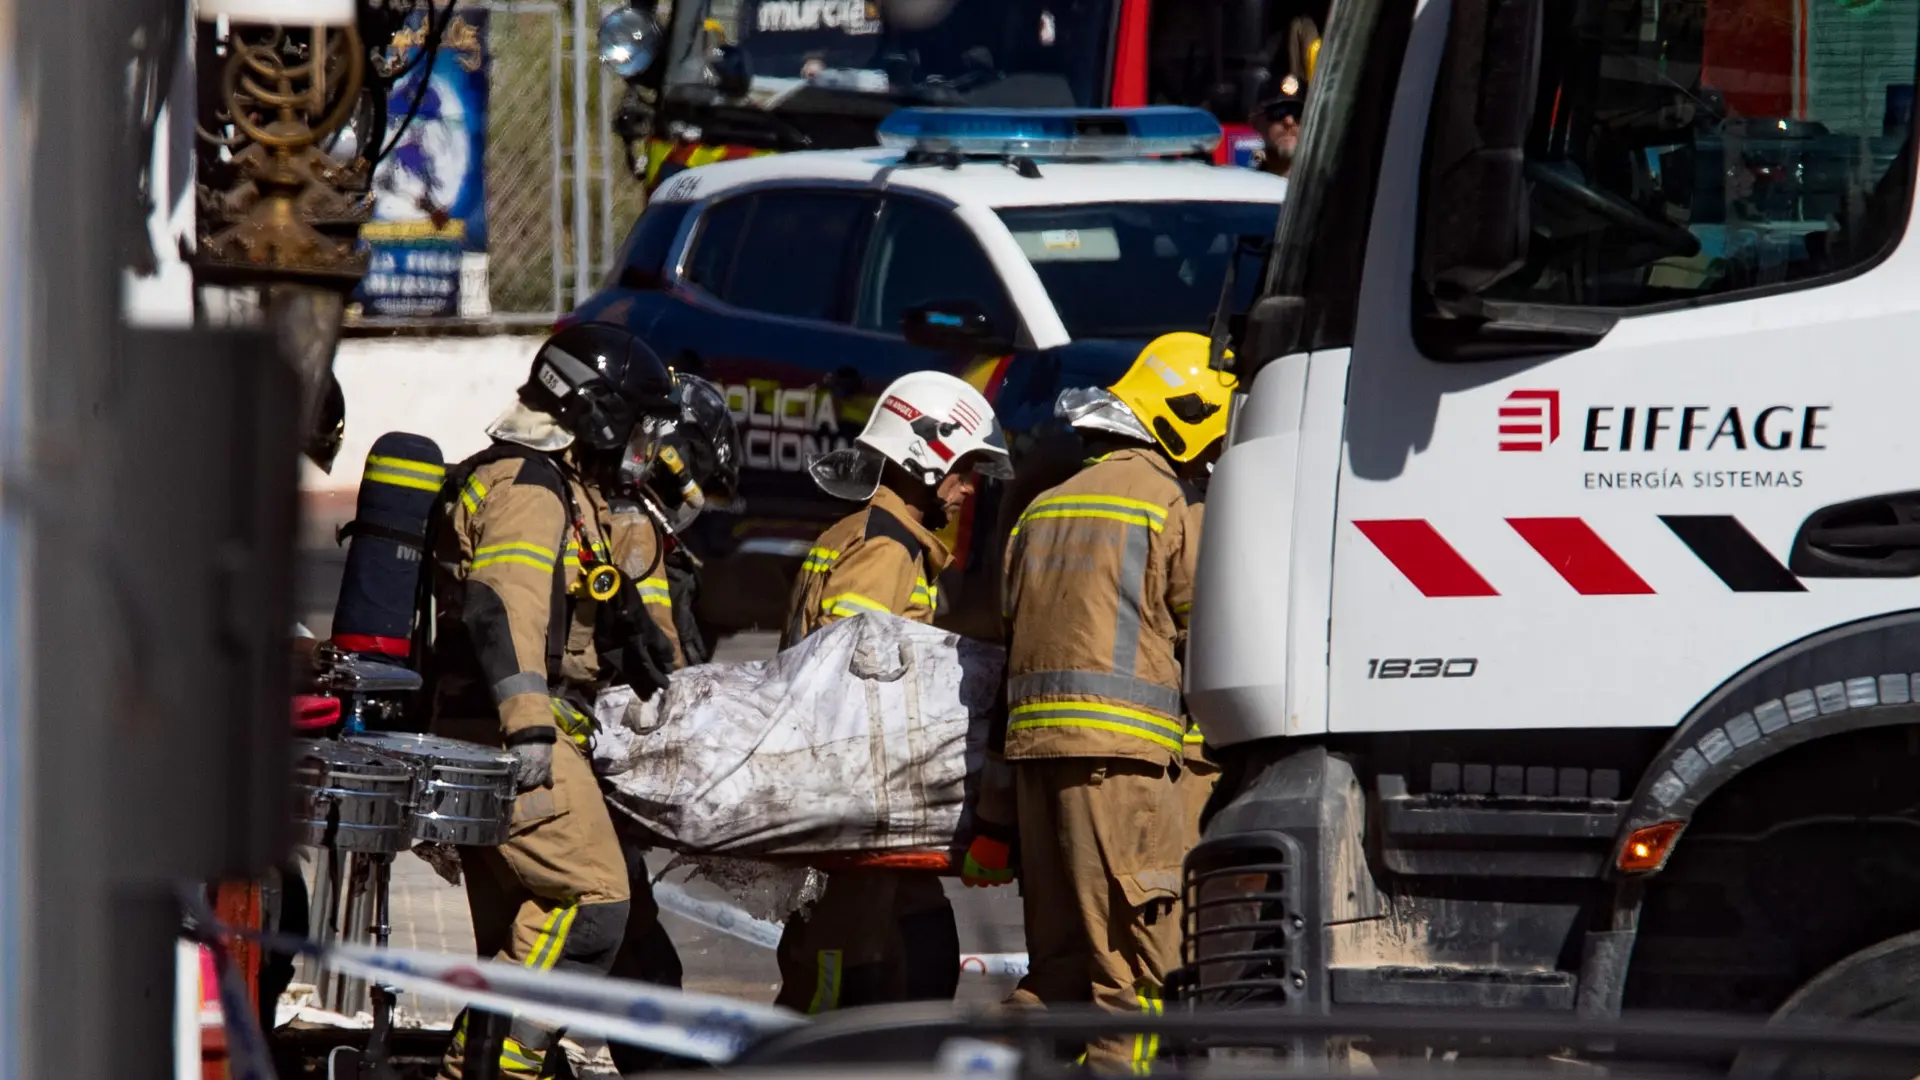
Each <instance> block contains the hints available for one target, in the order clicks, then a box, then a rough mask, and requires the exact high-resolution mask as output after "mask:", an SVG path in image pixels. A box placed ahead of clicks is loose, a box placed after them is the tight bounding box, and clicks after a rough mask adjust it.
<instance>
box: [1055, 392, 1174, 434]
mask: <svg viewBox="0 0 1920 1080" xmlns="http://www.w3.org/2000/svg"><path fill="white" fill-rule="evenodd" d="M1053 415H1055V416H1057V417H1059V418H1060V419H1062V420H1065V421H1066V422H1067V423H1068V424H1070V425H1072V426H1073V427H1076V428H1079V429H1081V430H1084V431H1104V432H1106V433H1107V434H1109V435H1119V436H1122V437H1123V438H1128V439H1133V440H1135V441H1137V442H1143V443H1151V442H1153V441H1154V440H1153V433H1152V432H1150V431H1148V430H1147V426H1146V425H1145V424H1142V423H1141V422H1140V418H1139V417H1138V416H1136V415H1134V412H1133V410H1132V409H1130V408H1128V407H1127V403H1126V402H1124V401H1121V400H1120V398H1119V397H1118V396H1117V395H1115V394H1114V392H1113V391H1111V390H1107V389H1105V388H1103V387H1097V386H1086V387H1071V388H1069V389H1066V390H1062V391H1060V396H1059V398H1057V399H1055V401H1054V403H1053Z"/></svg>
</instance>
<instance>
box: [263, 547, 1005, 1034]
mask: <svg viewBox="0 0 1920 1080" xmlns="http://www.w3.org/2000/svg"><path fill="white" fill-rule="evenodd" d="M301 555H302V557H301V562H300V566H299V570H298V573H297V576H296V578H295V583H296V591H295V600H296V607H295V611H296V612H297V613H298V617H299V618H300V621H301V622H302V623H303V624H304V625H305V626H306V627H307V628H308V629H310V630H312V631H313V632H314V633H315V634H316V635H319V636H321V637H325V636H326V635H327V633H328V632H329V629H330V627H331V624H332V615H331V613H332V610H333V602H334V597H335V595H336V594H337V592H338V591H339V583H340V573H341V568H342V567H343V566H344V565H345V561H346V556H345V552H344V549H337V548H330V547H329V548H309V549H307V550H305V551H303V552H302V553H301ZM776 642H777V636H776V635H774V634H770V633H750V634H739V635H735V636H733V637H730V638H727V639H726V640H725V641H723V642H721V643H720V645H719V647H718V648H717V649H716V651H715V662H716V663H741V662H747V661H753V660H761V659H765V658H767V657H770V656H772V655H773V653H774V650H775V645H776ZM667 858H668V856H667V855H666V853H663V852H657V853H655V856H654V858H653V859H652V860H650V861H652V862H653V863H654V867H655V870H656V871H657V870H659V869H660V868H661V867H663V866H664V865H665V863H666V860H667ZM671 876H672V877H673V878H674V879H675V880H677V879H679V878H680V877H681V876H683V873H681V872H676V873H674V874H673V875H671ZM687 887H688V889H689V891H691V892H693V893H694V894H695V895H696V896H700V897H703V898H709V899H717V900H725V899H727V896H726V894H725V893H724V891H723V890H721V889H720V888H719V887H717V886H715V885H713V884H711V883H708V882H705V881H700V880H696V881H694V882H692V883H690V884H689V885H688V886H687ZM946 887H947V894H948V896H949V897H950V898H951V899H952V901H953V906H954V914H955V916H956V918H957V921H958V923H959V928H960V947H961V950H962V951H963V952H969V953H1004V952H1022V951H1024V950H1025V948H1026V936H1025V933H1024V931H1023V929H1022V924H1021V916H1020V898H1019V896H1018V894H1017V893H1016V892H1015V891H1014V887H1004V888H997V889H967V888H963V887H962V886H961V885H960V882H959V880H958V879H948V880H947V881H946ZM393 913H394V920H393V921H394V939H393V943H394V944H395V945H396V946H398V947H402V948H419V949H427V950H432V951H440V952H466V951H469V950H471V949H472V948H473V928H472V923H471V922H470V921H469V920H468V917H467V910H466V903H465V899H464V895H463V893H462V890H460V889H459V888H457V887H455V886H451V885H448V884H447V883H446V882H444V881H442V880H441V879H440V878H439V877H437V876H436V875H435V874H434V873H433V871H432V870H431V869H429V868H428V867H427V865H426V864H425V863H422V862H420V861H419V860H418V859H415V858H413V857H412V856H411V855H408V856H403V857H402V858H401V860H400V862H399V865H397V866H396V869H395V874H394V882H393ZM663 922H664V923H665V925H666V927H667V932H668V933H669V934H671V935H672V937H673V940H674V943H675V944H676V946H678V948H679V950H680V957H681V961H682V963H683V965H684V966H685V969H686V985H687V987H688V988H689V989H696V990H705V991H709V992H713V993H723V994H729V995H733V996H736V997H742V998H748V999H751V1000H756V1001H771V1000H773V996H774V994H775V992H777V990H778V989H779V973H778V970H777V969H776V967H775V965H774V960H773V954H772V953H771V952H770V951H768V950H766V949H764V948H762V947H760V946H758V945H754V944H751V943H748V942H746V941H742V940H740V939H738V938H735V937H731V936H728V935H726V934H723V933H720V932H718V931H715V930H709V929H707V928H706V927H704V926H700V925H698V924H696V923H692V922H689V921H687V920H685V919H682V918H679V917H678V916H675V915H672V914H666V915H664V916H663ZM1011 989H1012V985H1011V981H1010V980H1005V979H990V978H985V977H982V976H979V975H973V974H969V975H966V976H963V977H962V980H961V986H960V994H959V997H960V1000H962V1001H989V1000H998V999H999V998H1001V997H1004V996H1005V995H1006V993H1007V992H1008V991H1009V990H1011ZM405 1004H406V1005H407V1006H410V1010H409V1011H411V1012H412V1013H413V1014H414V1015H416V1016H417V1017H418V1018H419V1019H420V1020H421V1021H424V1022H426V1023H429V1024H438V1023H444V1022H447V1021H449V1020H450V1019H451V1015H452V1013H451V1010H449V1009H447V1008H445V1007H444V1006H440V1005H439V1004H437V1003H434V1002H427V1001H416V1002H410V1003H405Z"/></svg>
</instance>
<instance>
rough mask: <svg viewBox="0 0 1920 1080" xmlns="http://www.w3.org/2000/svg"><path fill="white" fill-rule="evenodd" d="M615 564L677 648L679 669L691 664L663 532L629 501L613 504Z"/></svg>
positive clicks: (642, 510) (674, 664)
mask: <svg viewBox="0 0 1920 1080" xmlns="http://www.w3.org/2000/svg"><path fill="white" fill-rule="evenodd" d="M612 507H613V520H612V523H611V527H610V529H609V533H610V535H611V537H612V541H611V542H612V545H613V562H614V565H615V566H618V567H619V568H620V572H621V573H622V574H625V575H626V576H627V580H629V581H631V582H633V584H634V587H635V588H636V589H638V590H639V592H640V603H641V604H642V605H643V606H644V607H645V608H646V612H647V616H648V617H649V618H650V619H652V620H653V624H654V625H655V626H657V627H659V628H660V632H661V633H663V634H665V635H666V638H667V640H668V641H669V642H670V643H672V645H673V666H674V668H675V669H679V668H683V667H686V666H687V664H688V657H687V650H686V647H685V644H684V643H683V642H682V641H681V638H680V628H679V625H678V622H677V621H676V615H677V613H676V612H675V611H674V604H673V601H674V596H673V588H672V586H671V584H670V583H669V581H668V575H667V569H668V567H667V560H666V559H665V558H664V557H663V556H662V555H661V553H660V530H659V528H658V526H656V525H655V524H654V522H653V519H652V518H651V517H648V516H647V511H646V509H645V508H644V507H642V506H641V505H640V504H639V503H636V502H631V501H628V500H625V499H620V500H615V501H614V502H613V504H612Z"/></svg>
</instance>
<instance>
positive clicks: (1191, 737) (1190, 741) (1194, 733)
mask: <svg viewBox="0 0 1920 1080" xmlns="http://www.w3.org/2000/svg"><path fill="white" fill-rule="evenodd" d="M1180 741H1181V742H1183V743H1186V744H1187V745H1188V746H1197V745H1199V744H1200V743H1203V742H1206V741H1207V740H1206V737H1205V736H1204V735H1201V734H1200V729H1199V728H1188V729H1187V733H1186V734H1185V735H1182V736H1180Z"/></svg>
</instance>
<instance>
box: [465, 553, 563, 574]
mask: <svg viewBox="0 0 1920 1080" xmlns="http://www.w3.org/2000/svg"><path fill="white" fill-rule="evenodd" d="M501 563H519V564H520V565H521V566H531V567H533V568H534V569H535V570H539V571H542V572H545V573H552V572H553V564H552V563H551V562H541V561H539V560H538V559H534V558H532V557H531V556H527V555H490V556H488V557H487V558H484V559H475V560H473V568H474V569H475V570H482V569H485V568H486V567H489V566H499V565H500V564H501Z"/></svg>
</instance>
